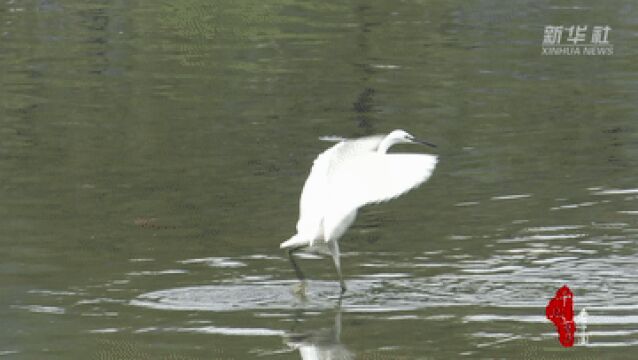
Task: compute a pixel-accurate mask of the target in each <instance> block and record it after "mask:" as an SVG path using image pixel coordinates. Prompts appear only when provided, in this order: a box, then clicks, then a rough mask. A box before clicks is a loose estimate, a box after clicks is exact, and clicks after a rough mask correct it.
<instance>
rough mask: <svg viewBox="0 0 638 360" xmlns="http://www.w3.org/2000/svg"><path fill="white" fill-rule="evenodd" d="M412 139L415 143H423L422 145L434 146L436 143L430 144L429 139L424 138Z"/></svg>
mask: <svg viewBox="0 0 638 360" xmlns="http://www.w3.org/2000/svg"><path fill="white" fill-rule="evenodd" d="M412 141H413V142H415V143H419V144H423V145H427V146H432V147H434V148H435V147H436V145H434V144H432V143H431V142H429V141H425V140H421V139H416V138H412Z"/></svg>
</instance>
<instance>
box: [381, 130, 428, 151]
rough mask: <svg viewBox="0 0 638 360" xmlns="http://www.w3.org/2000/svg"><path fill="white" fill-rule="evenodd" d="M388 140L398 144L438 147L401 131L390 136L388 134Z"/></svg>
mask: <svg viewBox="0 0 638 360" xmlns="http://www.w3.org/2000/svg"><path fill="white" fill-rule="evenodd" d="M388 138H391V139H393V140H394V141H395V142H396V143H406V144H423V145H428V146H432V147H436V145H434V144H432V143H431V142H428V141H425V140H420V139H417V138H415V137H414V136H412V135H411V134H410V133H408V132H407V131H405V130H400V129H398V130H394V131H392V132H391V133H390V134H388Z"/></svg>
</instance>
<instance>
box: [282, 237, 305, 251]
mask: <svg viewBox="0 0 638 360" xmlns="http://www.w3.org/2000/svg"><path fill="white" fill-rule="evenodd" d="M303 246H308V240H306V239H303V238H301V237H300V236H299V234H295V235H293V236H292V237H291V238H290V239H288V240H286V241H284V242H282V243H281V245H279V248H281V249H294V248H298V247H303Z"/></svg>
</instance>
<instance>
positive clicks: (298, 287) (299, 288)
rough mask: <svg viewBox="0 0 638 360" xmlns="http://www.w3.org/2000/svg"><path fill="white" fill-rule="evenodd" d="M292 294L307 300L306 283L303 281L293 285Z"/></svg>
mask: <svg viewBox="0 0 638 360" xmlns="http://www.w3.org/2000/svg"><path fill="white" fill-rule="evenodd" d="M292 293H293V294H295V296H297V297H298V298H300V299H302V300H305V299H306V281H305V280H301V281H300V282H298V283H297V284H295V285H293V287H292Z"/></svg>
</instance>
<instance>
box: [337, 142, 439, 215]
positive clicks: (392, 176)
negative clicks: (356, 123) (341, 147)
mask: <svg viewBox="0 0 638 360" xmlns="http://www.w3.org/2000/svg"><path fill="white" fill-rule="evenodd" d="M436 163H437V157H436V156H433V155H427V154H379V153H375V152H368V153H363V154H360V155H355V156H348V157H344V158H342V159H339V160H338V161H334V162H332V163H331V166H330V168H329V171H328V178H327V186H328V189H330V190H329V192H330V196H329V198H330V201H331V205H330V208H339V209H348V208H349V209H357V208H359V207H361V206H363V205H365V204H370V203H377V202H383V201H387V200H390V199H393V198H395V197H397V196H399V195H401V194H403V193H405V192H407V191H409V190H410V189H413V188H415V187H417V186H419V185H420V184H422V183H423V182H425V181H426V180H427V179H428V178H429V177H430V175H431V174H432V171H433V170H434V167H435V166H436Z"/></svg>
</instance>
